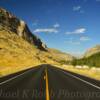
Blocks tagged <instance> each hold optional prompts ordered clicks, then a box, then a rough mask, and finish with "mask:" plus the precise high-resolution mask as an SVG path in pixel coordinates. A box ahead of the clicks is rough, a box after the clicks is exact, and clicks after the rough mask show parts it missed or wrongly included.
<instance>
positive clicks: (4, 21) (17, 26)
mask: <svg viewBox="0 0 100 100" xmlns="http://www.w3.org/2000/svg"><path fill="white" fill-rule="evenodd" d="M0 25H1V26H3V27H4V28H5V29H6V30H10V31H12V32H14V33H16V34H17V35H18V36H20V37H22V38H23V39H25V40H26V41H28V42H29V43H31V44H33V45H35V46H36V47H37V48H38V49H40V50H45V51H46V50H47V46H46V45H45V44H44V43H43V42H42V41H41V40H40V38H38V37H37V36H36V35H34V34H32V32H31V31H30V30H29V28H28V26H27V25H26V23H25V22H24V21H22V20H20V19H18V18H17V17H16V16H14V15H12V14H11V13H10V12H8V11H6V10H5V9H3V8H0Z"/></svg>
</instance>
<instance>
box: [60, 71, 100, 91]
mask: <svg viewBox="0 0 100 100" xmlns="http://www.w3.org/2000/svg"><path fill="white" fill-rule="evenodd" d="M59 70H60V69H59ZM60 71H62V70H60ZM62 72H63V73H64V74H67V75H69V76H72V77H74V78H76V79H78V80H80V81H82V82H84V83H86V84H88V85H91V86H93V87H95V88H97V89H99V90H100V87H99V86H96V85H94V84H92V83H90V82H88V81H85V80H83V79H81V78H79V77H77V76H74V75H72V74H70V73H67V72H65V71H62Z"/></svg>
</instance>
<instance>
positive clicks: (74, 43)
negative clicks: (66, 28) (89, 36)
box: [66, 38, 81, 45]
mask: <svg viewBox="0 0 100 100" xmlns="http://www.w3.org/2000/svg"><path fill="white" fill-rule="evenodd" d="M66 43H67V44H71V45H80V44H81V42H80V41H76V40H74V39H73V38H70V39H69V40H68V41H67V42H66Z"/></svg>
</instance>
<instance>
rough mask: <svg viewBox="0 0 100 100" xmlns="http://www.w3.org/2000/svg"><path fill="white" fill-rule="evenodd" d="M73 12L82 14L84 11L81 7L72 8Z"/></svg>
mask: <svg viewBox="0 0 100 100" xmlns="http://www.w3.org/2000/svg"><path fill="white" fill-rule="evenodd" d="M73 11H76V12H79V13H84V10H83V9H82V7H81V6H74V7H73Z"/></svg>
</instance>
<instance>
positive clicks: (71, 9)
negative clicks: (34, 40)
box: [0, 0, 100, 55]
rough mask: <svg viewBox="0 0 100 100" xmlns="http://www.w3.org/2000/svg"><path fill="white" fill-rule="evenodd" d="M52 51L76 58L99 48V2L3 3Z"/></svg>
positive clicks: (46, 0) (4, 0) (34, 0)
mask: <svg viewBox="0 0 100 100" xmlns="http://www.w3.org/2000/svg"><path fill="white" fill-rule="evenodd" d="M0 6H1V7H3V8H5V9H7V10H8V11H10V12H12V13H13V14H15V15H16V16H17V17H19V18H21V19H22V20H24V21H25V22H26V23H27V24H28V26H29V28H30V30H31V31H32V32H33V33H35V34H37V35H38V36H39V37H40V38H41V39H42V40H43V41H44V42H45V43H46V44H47V46H48V47H50V48H57V49H59V50H62V51H64V52H68V53H72V54H74V55H76V54H78V55H80V54H82V53H84V52H85V51H86V50H87V49H88V48H90V47H93V46H95V45H98V44H100V0H0Z"/></svg>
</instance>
